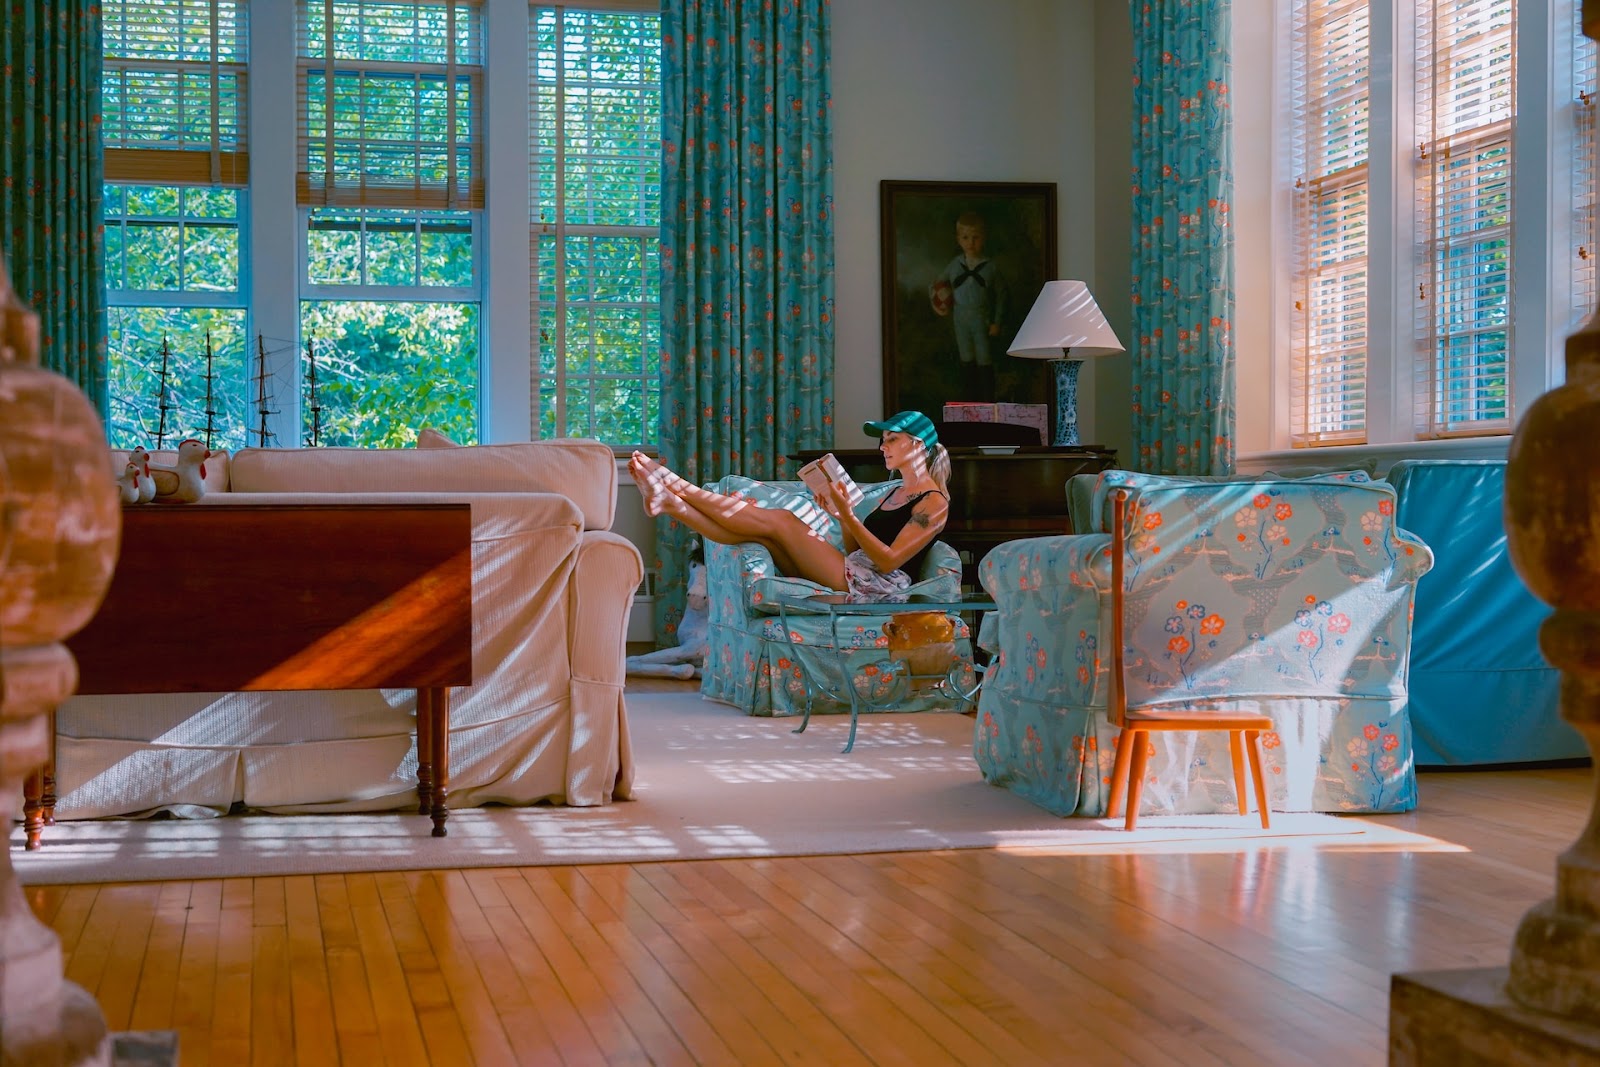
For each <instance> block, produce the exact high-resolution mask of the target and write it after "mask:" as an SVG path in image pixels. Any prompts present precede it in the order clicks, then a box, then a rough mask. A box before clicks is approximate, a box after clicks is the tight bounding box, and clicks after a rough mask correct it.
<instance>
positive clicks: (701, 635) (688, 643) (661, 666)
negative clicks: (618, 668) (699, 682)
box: [627, 560, 711, 678]
mask: <svg viewBox="0 0 1600 1067" xmlns="http://www.w3.org/2000/svg"><path fill="white" fill-rule="evenodd" d="M710 604H711V598H710V597H708V596H707V595H706V565H705V564H704V563H701V562H699V561H698V560H696V561H694V562H692V563H690V564H689V595H688V604H687V605H686V606H685V608H684V610H683V618H682V619H679V620H678V643H677V644H676V645H673V646H672V647H671V648H658V649H656V650H655V651H654V652H646V653H644V654H643V655H639V656H629V657H628V659H627V668H628V673H629V674H636V675H641V676H645V677H651V678H698V677H699V676H700V671H701V668H703V667H704V666H705V663H706V651H707V649H708V648H709V645H708V643H707V634H708V632H709V626H708V623H709V620H710Z"/></svg>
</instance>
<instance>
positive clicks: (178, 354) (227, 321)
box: [107, 307, 253, 451]
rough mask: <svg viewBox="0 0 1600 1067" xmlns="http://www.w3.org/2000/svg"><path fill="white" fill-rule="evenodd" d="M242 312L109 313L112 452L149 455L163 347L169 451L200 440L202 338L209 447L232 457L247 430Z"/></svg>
mask: <svg viewBox="0 0 1600 1067" xmlns="http://www.w3.org/2000/svg"><path fill="white" fill-rule="evenodd" d="M244 329H245V313H244V310H243V309H242V308H169V307H113V308H111V313H110V336H109V339H108V345H107V347H108V349H109V351H110V355H111V358H110V385H109V390H108V391H109V392H110V394H111V424H110V426H109V427H108V428H107V431H108V432H107V436H108V437H109V438H110V440H111V445H112V446H113V447H115V448H131V447H133V446H134V445H145V446H146V447H153V446H154V444H155V437H156V433H157V431H158V430H160V429H162V422H161V373H160V371H161V362H162V357H161V346H162V340H163V339H165V340H166V342H167V406H168V410H167V417H166V426H165V430H166V435H167V445H168V446H169V447H170V446H172V445H173V444H175V443H176V442H178V441H181V440H183V438H185V437H200V438H202V439H204V437H205V430H206V424H207V414H206V413H207V404H206V333H207V331H209V332H210V334H211V352H212V360H211V404H210V411H211V412H212V414H211V416H210V424H211V427H212V431H213V433H212V444H213V445H214V446H215V447H217V448H224V449H227V450H229V451H233V450H235V449H238V448H243V447H244V445H245V431H246V428H247V427H248V426H251V425H253V423H251V422H250V421H249V419H250V417H251V413H250V412H249V410H248V405H247V388H248V382H249V377H250V372H249V368H248V365H247V357H246V351H247V348H248V346H247V344H246V340H245V336H244Z"/></svg>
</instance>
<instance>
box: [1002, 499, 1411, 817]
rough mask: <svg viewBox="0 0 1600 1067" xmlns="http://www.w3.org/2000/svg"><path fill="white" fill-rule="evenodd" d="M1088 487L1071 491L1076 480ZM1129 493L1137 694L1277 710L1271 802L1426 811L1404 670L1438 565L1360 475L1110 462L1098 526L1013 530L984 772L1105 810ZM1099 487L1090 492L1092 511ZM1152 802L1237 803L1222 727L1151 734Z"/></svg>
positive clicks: (1039, 795) (1029, 793)
mask: <svg viewBox="0 0 1600 1067" xmlns="http://www.w3.org/2000/svg"><path fill="white" fill-rule="evenodd" d="M1075 488H1076V487H1075ZM1117 488H1126V489H1127V490H1128V492H1129V494H1130V496H1129V501H1128V511H1127V515H1128V518H1127V520H1126V521H1127V523H1128V525H1129V530H1128V548H1127V553H1126V556H1125V558H1124V567H1125V578H1124V583H1125V586H1126V592H1127V614H1126V617H1125V619H1124V627H1125V638H1124V641H1125V648H1124V650H1125V653H1126V657H1127V664H1128V667H1127V685H1128V705H1129V707H1130V708H1160V707H1167V708H1173V709H1176V708H1184V709H1204V710H1214V711H1216V712H1218V713H1229V712H1233V713H1239V712H1251V713H1264V714H1267V715H1270V716H1271V717H1272V719H1273V721H1274V722H1275V723H1276V724H1277V729H1276V731H1274V732H1272V733H1269V734H1267V735H1264V737H1263V747H1264V748H1265V750H1266V762H1267V776H1268V787H1269V793H1270V796H1271V807H1272V809H1273V810H1275V811H1329V812H1378V811H1407V810H1410V809H1411V808H1413V807H1415V806H1416V795H1417V794H1416V777H1415V769H1414V767H1413V765H1412V758H1411V727H1410V723H1409V720H1408V718H1407V716H1406V674H1407V663H1408V658H1409V655H1410V645H1411V611H1412V599H1413V594H1414V591H1415V588H1416V582H1417V579H1418V578H1420V577H1421V576H1422V575H1424V574H1425V573H1427V571H1428V569H1429V568H1430V567H1431V566H1432V565H1433V555H1432V553H1431V552H1430V551H1429V549H1428V546H1427V545H1425V544H1423V543H1422V542H1421V541H1420V540H1419V539H1417V538H1416V537H1414V536H1412V535H1411V534H1409V533H1407V532H1406V531H1404V530H1401V529H1399V528H1397V527H1396V526H1395V521H1394V514H1395V493H1394V489H1393V488H1392V487H1391V486H1390V485H1388V484H1387V483H1386V482H1374V481H1372V480H1371V478H1370V476H1369V475H1367V474H1366V472H1364V471H1351V472H1345V473H1339V474H1330V475H1325V476H1320V477H1312V478H1303V479H1273V478H1262V479H1248V478H1245V479H1237V480H1200V479H1193V478H1188V479H1186V478H1176V477H1162V476H1157V475H1147V474H1138V473H1135V472H1130V471H1106V472H1105V473H1104V474H1102V475H1101V476H1100V478H1099V480H1098V482H1097V484H1096V487H1095V490H1094V493H1093V497H1092V500H1090V501H1088V502H1087V503H1088V510H1089V514H1088V520H1089V521H1088V523H1087V525H1086V526H1085V527H1081V528H1086V529H1092V530H1093V531H1095V532H1088V533H1082V534H1074V535H1069V536H1060V537H1040V538H1031V539H1027V540H1020V541H1012V542H1008V543H1006V544H1003V545H1000V546H999V547H997V548H995V549H994V550H993V551H991V552H990V553H989V554H988V555H987V556H986V557H985V558H984V560H983V564H982V566H981V568H980V580H981V581H982V583H983V586H984V588H985V589H986V590H988V592H989V594H990V595H991V596H992V597H993V598H994V600H995V603H996V604H997V606H998V609H999V610H998V612H997V614H996V618H995V619H994V620H991V623H986V625H985V628H984V629H985V639H986V642H989V643H992V644H993V645H994V646H995V647H994V648H993V649H992V650H991V651H994V652H997V653H998V655H997V657H996V661H995V662H994V663H991V665H990V668H989V673H988V677H987V679H986V680H985V683H984V688H983V694H982V696H981V698H980V702H979V707H978V722H977V725H976V733H975V737H974V743H973V748H974V754H975V756H976V758H977V761H978V765H979V767H980V768H981V769H982V771H983V776H984V778H985V780H987V781H989V782H990V783H992V784H994V785H999V786H1004V787H1006V788H1008V789H1010V790H1012V791H1013V792H1016V793H1018V794H1020V795H1022V796H1025V797H1027V798H1028V799H1030V800H1032V801H1033V802H1034V803H1036V804H1038V805H1040V806H1041V807H1044V808H1047V809H1049V810H1050V811H1053V812H1055V813H1057V814H1060V815H1104V814H1105V806H1106V794H1107V788H1108V785H1109V779H1110V774H1111V767H1112V760H1113V758H1114V756H1115V753H1116V739H1117V729H1116V727H1115V726H1113V725H1112V724H1111V723H1110V722H1109V721H1108V719H1107V716H1106V701H1107V692H1108V689H1107V686H1108V673H1107V670H1106V667H1107V666H1108V665H1109V660H1110V657H1102V655H1101V648H1102V644H1103V642H1104V641H1106V640H1108V639H1109V635H1110V632H1111V620H1110V608H1111V595H1110V579H1111V562H1110V558H1109V554H1110V544H1111V537H1110V535H1109V533H1106V532H1104V531H1106V530H1108V529H1109V522H1110V511H1111V509H1110V506H1109V500H1110V494H1111V492H1112V491H1113V490H1115V489H1117ZM1084 503H1085V502H1084V501H1083V500H1082V499H1081V498H1080V500H1079V504H1080V506H1081V505H1082V504H1084ZM1151 744H1152V748H1151V750H1150V751H1151V753H1152V754H1151V756H1150V761H1149V769H1148V773H1147V777H1146V784H1145V788H1144V800H1143V803H1142V804H1141V809H1140V810H1141V812H1142V813H1144V814H1192V813H1210V812H1224V811H1234V810H1236V808H1237V800H1236V799H1235V792H1234V782H1233V775H1232V761H1231V759H1230V756H1229V752H1228V748H1227V740H1226V736H1225V735H1224V734H1220V733H1215V732H1210V733H1189V732H1177V733H1170V734H1156V735H1152V737H1151Z"/></svg>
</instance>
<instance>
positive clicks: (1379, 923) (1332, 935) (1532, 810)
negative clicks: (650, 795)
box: [26, 682, 1592, 1067]
mask: <svg viewBox="0 0 1600 1067" xmlns="http://www.w3.org/2000/svg"><path fill="white" fill-rule="evenodd" d="M683 687H684V686H683V685H682V684H681V683H671V682H660V683H655V684H653V685H651V686H650V688H654V689H672V688H683ZM639 688H641V689H642V688H645V686H643V685H641V686H639ZM1591 780H1592V779H1591V772H1590V771H1589V770H1587V769H1576V770H1533V771H1513V772H1489V773H1448V774H1442V773H1436V774H1425V775H1423V777H1422V782H1421V795H1422V807H1421V810H1419V811H1417V812H1414V813H1411V814H1408V815H1403V816H1389V817H1385V818H1382V819H1381V820H1378V821H1380V822H1382V823H1384V824H1386V825H1389V826H1393V827H1397V828H1400V829H1404V830H1408V831H1411V832H1413V833H1417V834H1423V835H1427V836H1429V837H1431V838H1434V839H1436V841H1435V844H1434V845H1433V846H1431V847H1430V848H1429V849H1428V850H1417V849H1414V848H1409V847H1407V848H1400V847H1395V846H1389V847H1385V848H1379V849H1374V848H1371V847H1363V845H1362V844H1360V843H1359V842H1360V839H1359V838H1352V839H1351V840H1350V841H1349V842H1346V843H1341V844H1340V845H1337V846H1332V847H1330V846H1323V847H1320V848H1318V847H1315V846H1313V845H1311V844H1310V843H1308V842H1305V841H1298V842H1297V841H1295V840H1294V839H1285V840H1283V841H1282V842H1280V843H1279V844H1278V845H1276V846H1273V847H1251V848H1247V849H1243V850H1238V846H1229V847H1228V848H1226V849H1223V848H1218V847H1217V846H1216V845H1215V844H1212V845H1209V846H1208V847H1207V848H1206V849H1204V850H1199V851H1178V850H1176V848H1175V847H1174V846H1172V845H1147V846H1144V847H1143V848H1141V849H1140V850H1138V851H1127V852H1111V853H1107V854H1103V855H1084V854H1082V853H1074V854H1070V855H1052V854H1050V853H1049V852H1047V851H1042V850H1026V849H1022V850H1012V851H1005V852H1002V851H989V850H958V851H949V852H932V853H893V854H884V855H864V856H827V857H809V858H795V859H763V860H719V861H692V862H674V863H650V864H644V863H641V864H617V865H609V866H583V867H529V868H519V869H489V870H464V871H435V872H406V873H395V874H345V875H318V876H306V877H291V878H255V879H248V878H241V879H227V880H222V881H193V882H189V881H173V882H162V883H140V884H128V885H89V886H60V887H38V888H31V889H28V890H26V893H27V896H28V899H29V902H30V904H31V906H32V907H33V908H34V910H35V912H36V913H37V914H38V915H39V916H40V917H41V918H42V919H43V920H44V921H46V922H47V923H49V924H50V925H52V926H53V927H54V929H55V930H56V931H57V932H58V933H59V934H60V935H61V939H62V944H63V948H64V950H65V952H66V959H67V963H66V972H67V976H68V977H69V978H71V979H73V980H74V981H76V982H78V983H80V984H82V985H83V986H84V987H85V988H87V989H89V990H90V991H91V992H93V993H94V994H95V995H96V996H97V997H98V998H99V1001H100V1004H101V1006H102V1007H103V1008H104V1010H105V1013H106V1016H107V1019H108V1021H109V1022H110V1024H111V1026H112V1028H113V1029H176V1030H178V1031H179V1033H180V1046H179V1047H180V1050H181V1057H182V1063H183V1064H185V1065H186V1067H200V1065H206V1064H223V1065H227V1067H243V1065H245V1064H263V1065H276V1064H286V1063H307V1064H336V1063H345V1064H356V1065H363V1067H364V1065H367V1064H380V1063H381V1064H440V1065H452V1067H453V1065H457V1064H470V1063H478V1064H495V1063H517V1064H635V1063H638V1064H642V1063H660V1064H689V1063H697V1064H737V1065H760V1064H790V1063H795V1064H801V1063H804V1064H826V1065H835V1064H907V1065H910V1064H916V1065H918V1067H928V1065H934V1064H952V1063H954V1064H1006V1065H1016V1064H1217V1065H1224V1064H1225V1065H1241V1064H1255V1063H1263V1064H1264V1063H1273V1064H1339V1065H1346V1064H1350V1065H1355V1064H1380V1063H1382V1062H1384V1059H1385V1054H1384V1049H1385V1040H1386V1033H1387V1013H1388V983H1389V976H1390V974H1391V973H1392V972H1394V971H1404V970H1417V969H1431V968H1444V967H1461V966H1471V965H1480V964H1503V963H1504V962H1505V959H1506V957H1507V955H1508V953H1509V951H1510V943H1511V934H1512V931H1513V929H1514V928H1515V926H1516V923H1517V921H1518V919H1519V918H1520V917H1521V915H1522V913H1523V911H1524V910H1525V909H1526V908H1527V907H1528V906H1529V905H1530V904H1532V903H1534V902H1535V901H1536V900H1538V899H1541V898H1542V897H1545V896H1548V895H1549V894H1550V892H1551V889H1552V885H1553V876H1554V869H1555V868H1554V865H1555V855H1556V853H1557V852H1559V851H1560V850H1562V849H1564V848H1565V847H1567V845H1569V844H1570V843H1571V842H1572V841H1573V839H1575V838H1576V836H1577V834H1578V831H1579V829H1580V827H1581V824H1582V822H1583V819H1584V818H1585V816H1586V815H1587V812H1588V806H1589V795H1590V792H1591ZM1181 847H1182V846H1177V848H1181ZM1230 849H1232V850H1230Z"/></svg>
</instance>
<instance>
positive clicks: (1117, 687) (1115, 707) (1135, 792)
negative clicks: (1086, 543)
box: [1106, 489, 1275, 830]
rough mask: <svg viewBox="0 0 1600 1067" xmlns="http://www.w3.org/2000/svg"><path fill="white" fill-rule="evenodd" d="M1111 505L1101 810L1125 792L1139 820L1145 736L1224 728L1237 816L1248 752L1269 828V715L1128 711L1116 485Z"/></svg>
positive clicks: (1131, 815) (1122, 497)
mask: <svg viewBox="0 0 1600 1067" xmlns="http://www.w3.org/2000/svg"><path fill="white" fill-rule="evenodd" d="M1111 499H1112V503H1111V649H1112V652H1111V686H1110V699H1109V706H1108V708H1107V714H1108V716H1109V717H1110V719H1111V721H1112V722H1113V723H1115V724H1116V725H1117V726H1118V727H1119V728H1120V729H1121V731H1122V732H1121V733H1120V734H1118V735H1117V758H1116V763H1115V764H1114V765H1113V767H1112V771H1111V794H1110V797H1109V798H1108V800H1107V803H1106V814H1107V815H1108V816H1110V817H1111V818H1115V817H1116V815H1117V808H1118V807H1119V806H1120V805H1121V804H1122V799H1123V795H1124V794H1126V795H1127V799H1128V814H1127V820H1126V823H1125V826H1126V828H1127V829H1129V830H1132V829H1133V828H1134V827H1135V826H1137V825H1138V823H1139V799H1140V797H1141V796H1142V794H1143V793H1144V778H1145V767H1146V765H1147V763H1148V761H1149V758H1150V738H1149V736H1148V735H1150V734H1152V733H1155V732H1156V731H1160V730H1169V731H1170V730H1226V731H1227V733H1228V750H1229V752H1230V753H1231V754H1232V756H1233V785H1234V790H1235V792H1236V793H1237V795H1238V797H1239V814H1241V815H1243V814H1245V813H1247V812H1248V811H1249V810H1250V798H1249V797H1248V795H1247V794H1246V792H1245V783H1244V757H1245V753H1246V752H1248V753H1249V756H1250V777H1251V779H1252V780H1254V782H1255V787H1256V805H1257V807H1259V808H1260V809H1261V827H1262V829H1270V824H1269V822H1268V819H1269V815H1268V812H1267V781H1266V776H1265V774H1263V773H1262V757H1261V733H1262V731H1264V730H1272V729H1274V728H1275V727H1274V726H1273V722H1272V718H1271V717H1270V716H1267V715H1223V714H1208V713H1206V712H1204V711H1193V710H1187V709H1184V710H1175V711H1167V710H1163V709H1159V708H1156V709H1151V710H1149V711H1130V710H1129V709H1128V688H1127V677H1126V673H1125V664H1124V663H1123V634H1122V627H1123V617H1124V615H1125V614H1126V608H1127V605H1126V603H1125V602H1124V601H1125V596H1126V594H1125V592H1124V589H1123V577H1122V561H1123V557H1124V556H1125V554H1126V552H1127V544H1126V542H1127V536H1128V535H1127V529H1126V524H1125V521H1124V520H1125V518H1126V513H1127V504H1128V491H1127V490H1126V489H1119V490H1117V491H1116V493H1115V494H1113V496H1112V498H1111Z"/></svg>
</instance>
